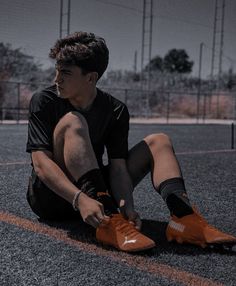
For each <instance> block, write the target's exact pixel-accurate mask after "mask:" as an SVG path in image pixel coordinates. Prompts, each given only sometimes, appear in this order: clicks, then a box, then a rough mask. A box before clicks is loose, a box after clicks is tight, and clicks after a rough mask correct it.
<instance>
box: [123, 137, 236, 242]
mask: <svg viewBox="0 0 236 286" xmlns="http://www.w3.org/2000/svg"><path fill="white" fill-rule="evenodd" d="M127 168H128V171H129V174H130V176H131V179H132V182H133V185H134V187H135V186H136V185H137V184H138V183H139V182H140V181H141V180H142V178H143V177H144V176H145V175H146V174H147V173H149V172H151V176H152V182H153V186H154V188H155V189H156V190H157V191H158V192H159V193H160V194H161V196H162V197H163V199H164V200H165V201H166V203H167V206H168V207H169V209H170V212H171V216H172V218H171V221H170V222H169V224H168V227H167V230H166V235H167V239H168V240H169V241H171V240H176V241H177V242H178V243H183V242H186V243H192V244H196V245H199V246H202V247H205V246H206V245H207V244H235V243H236V238H235V237H234V236H232V235H228V234H225V233H223V232H221V231H219V230H217V229H216V228H214V227H212V226H210V225H209V224H208V223H207V222H206V221H205V220H204V219H203V218H202V217H201V216H200V214H198V213H197V212H196V210H193V209H192V208H191V205H190V203H189V200H188V198H187V194H186V190H185V186H184V181H183V179H182V174H181V170H180V167H179V164H178V161H177V159H176V157H175V154H174V151H173V147H172V144H171V141H170V139H169V138H168V136H166V135H165V134H152V135H149V136H147V137H146V138H144V140H143V141H141V142H140V143H138V144H137V145H135V146H134V147H133V148H132V149H131V150H130V152H129V156H128V159H127Z"/></svg>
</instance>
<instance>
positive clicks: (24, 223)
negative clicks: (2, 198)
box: [0, 211, 223, 286]
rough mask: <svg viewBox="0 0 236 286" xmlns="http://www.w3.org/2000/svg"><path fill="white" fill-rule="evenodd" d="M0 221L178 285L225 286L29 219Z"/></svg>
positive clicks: (7, 216)
mask: <svg viewBox="0 0 236 286" xmlns="http://www.w3.org/2000/svg"><path fill="white" fill-rule="evenodd" d="M0 221H2V222H5V223H8V224H11V225H15V226H17V227H19V228H22V229H24V230H28V231H32V232H34V233H38V234H41V235H46V236H49V237H50V238H54V239H56V240H58V241H61V242H63V243H65V244H67V245H70V246H73V247H78V248H79V249H80V250H81V251H84V252H87V253H92V254H97V255H99V256H103V257H107V258H110V259H112V260H113V261H115V262H118V263H122V264H125V265H128V266H131V267H135V268H136V269H138V270H141V271H145V272H148V273H149V274H152V275H155V276H162V277H165V278H167V279H170V280H172V281H175V282H177V283H182V284H184V285H187V286H193V285H194V286H223V284H221V283H218V282H214V281H212V280H210V279H207V278H203V277H201V276H198V275H196V274H192V273H189V272H186V271H182V270H180V269H177V268H174V267H171V266H168V265H165V264H161V263H158V262H155V261H153V260H150V259H148V258H146V257H143V256H140V255H139V256H138V255H130V254H127V253H124V252H118V251H117V252H116V251H115V252H113V251H109V250H106V249H103V248H100V247H98V246H96V245H93V244H88V243H84V242H81V241H78V240H74V239H71V238H70V237H68V236H67V234H66V232H65V231H63V230H58V229H55V228H52V227H48V226H45V225H43V224H41V223H37V222H33V221H30V220H28V219H24V218H20V217H18V216H15V215H13V214H10V213H7V212H1V211H0Z"/></svg>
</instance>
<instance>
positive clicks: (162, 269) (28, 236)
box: [0, 124, 236, 286]
mask: <svg viewBox="0 0 236 286" xmlns="http://www.w3.org/2000/svg"><path fill="white" fill-rule="evenodd" d="M158 132H164V133H166V134H168V135H169V136H170V137H171V139H172V142H173V145H174V147H175V152H176V154H177V157H178V159H179V162H180V165H181V168H182V172H183V176H184V178H185V183H186V188H187V191H188V194H189V197H190V200H191V201H192V203H193V204H195V205H196V206H197V208H198V209H199V211H200V212H201V213H202V214H203V215H204V217H205V218H206V219H207V220H208V221H209V222H210V223H211V224H213V225H214V226H216V227H218V228H220V229H221V230H223V231H225V232H228V233H230V234H233V235H236V224H235V221H236V208H235V205H236V176H235V170H236V150H235V149H234V150H232V149H231V127H230V125H207V124H206V125H201V124H199V125H191V124H189V125H165V124H163V125H161V124H159V125H157V124H149V125H144V124H131V128H130V140H129V144H130V147H132V146H133V145H134V144H136V143H138V142H139V141H140V140H141V139H142V138H143V137H145V136H146V135H148V134H151V133H158ZM26 138H27V126H26V125H0V196H1V199H0V233H1V239H0V249H1V255H0V266H1V267H0V285H1V286H9V285H11V286H13V285H17V286H20V285H29V286H34V285H40V286H41V285H47V286H51V285H60V286H62V285H63V286H64V285H66V286H78V285H96V286H97V285H98V286H99V285H101V286H102V285H103V286H106V285H107V286H112V285H122V286H123V285H127V286H130V285H138V286H139V285H143V286H144V285H145V286H146V285H149V286H151V285H153V286H154V285H155V286H156V285H161V286H169V285H194V286H196V285H199V286H200V285H201V286H202V285H204V286H205V285H206V286H208V285H212V286H213V285H215V286H216V285H231V286H233V285H236V277H235V273H236V267H235V265H236V252H234V251H233V250H221V249H201V248H199V247H195V246H191V245H179V244H176V243H168V242H167V240H166V237H165V228H166V226H167V222H168V219H169V213H168V210H167V207H166V206H165V204H164V202H163V201H162V199H161V198H160V196H159V195H158V194H156V193H155V191H154V190H153V187H152V184H151V181H150V177H149V176H147V177H146V178H145V179H144V180H143V181H142V182H141V183H140V184H139V185H138V186H137V188H136V190H135V195H134V197H135V205H136V209H137V211H138V212H139V213H140V215H141V217H142V220H143V229H142V231H143V233H145V234H146V235H147V236H149V237H150V238H152V239H153V240H154V241H155V242H156V247H155V248H154V249H152V250H149V251H147V252H143V253H138V254H132V255H131V254H127V253H122V252H119V251H117V250H115V249H113V248H110V247H102V246H101V245H99V244H98V243H97V242H96V241H95V239H94V230H93V229H92V228H90V227H89V226H86V225H85V224H83V223H82V222H76V221H70V222H55V223H52V222H50V223H49V222H46V221H39V220H38V219H37V217H36V216H35V215H34V214H33V213H32V212H31V210H30V207H29V206H28V204H27V202H26V189H27V180H28V176H29V174H30V170H31V166H30V157H29V155H28V154H27V153H26V152H25V143H26Z"/></svg>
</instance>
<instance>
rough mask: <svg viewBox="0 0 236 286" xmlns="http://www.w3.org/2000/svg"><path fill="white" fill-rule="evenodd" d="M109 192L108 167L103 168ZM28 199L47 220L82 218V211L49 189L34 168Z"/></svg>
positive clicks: (36, 212) (34, 209)
mask: <svg viewBox="0 0 236 286" xmlns="http://www.w3.org/2000/svg"><path fill="white" fill-rule="evenodd" d="M101 171H102V174H103V178H104V181H105V183H106V186H107V189H108V192H110V186H109V179H108V167H107V166H106V167H104V168H102V169H101ZM26 197H27V201H28V203H29V205H30V207H31V209H32V210H33V212H34V213H35V214H36V215H37V216H39V217H40V218H41V219H45V220H58V221H60V220H67V219H78V218H80V219H81V216H80V213H79V212H78V211H75V210H74V209H73V207H72V205H71V204H70V203H69V202H67V201H66V200H65V199H63V198H61V197H60V196H58V195H57V194H56V193H55V192H53V191H52V190H51V189H49V188H48V187H47V186H46V185H45V184H44V183H43V182H42V181H41V180H40V179H39V177H38V176H37V175H36V173H35V172H34V169H33V170H32V174H31V176H30V178H29V185H28V190H27V195H26Z"/></svg>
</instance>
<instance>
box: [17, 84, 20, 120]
mask: <svg viewBox="0 0 236 286" xmlns="http://www.w3.org/2000/svg"><path fill="white" fill-rule="evenodd" d="M19 121H20V83H19V82H18V83H17V124H19Z"/></svg>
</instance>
